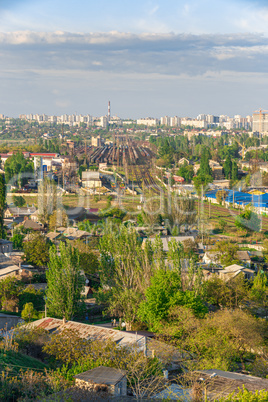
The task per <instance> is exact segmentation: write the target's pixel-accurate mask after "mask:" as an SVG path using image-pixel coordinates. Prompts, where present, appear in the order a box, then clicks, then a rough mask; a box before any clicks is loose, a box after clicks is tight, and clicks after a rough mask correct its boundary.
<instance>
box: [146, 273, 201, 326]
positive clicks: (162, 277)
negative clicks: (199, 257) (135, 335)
mask: <svg viewBox="0 0 268 402" xmlns="http://www.w3.org/2000/svg"><path fill="white" fill-rule="evenodd" d="M145 298H146V300H145V301H143V302H142V303H141V304H140V307H139V311H138V316H139V317H140V319H141V320H142V321H144V322H146V323H147V324H148V326H149V328H150V329H153V330H156V329H157V327H158V325H159V323H160V322H161V321H163V320H166V319H167V317H168V314H169V310H170V308H172V307H174V306H185V307H188V308H190V309H192V310H193V312H194V313H195V314H196V315H200V316H203V315H204V314H205V313H206V312H207V309H206V307H205V306H204V304H203V303H202V301H201V299H200V297H199V296H197V297H196V296H195V294H194V292H193V291H190V290H186V291H182V290H181V278H180V275H179V273H178V272H176V271H164V270H162V269H159V270H158V271H156V272H155V274H154V275H153V277H152V278H151V285H150V286H149V287H148V288H147V290H146V292H145Z"/></svg>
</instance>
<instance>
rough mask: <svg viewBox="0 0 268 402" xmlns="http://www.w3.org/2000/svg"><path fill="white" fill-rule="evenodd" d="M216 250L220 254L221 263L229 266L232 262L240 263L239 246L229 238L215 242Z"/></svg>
mask: <svg viewBox="0 0 268 402" xmlns="http://www.w3.org/2000/svg"><path fill="white" fill-rule="evenodd" d="M214 251H215V252H216V253H217V255H218V256H219V260H220V263H221V264H222V265H223V266H225V267H227V266H228V265H231V264H238V263H239V260H238V258H237V255H236V253H237V251H238V246H237V244H235V243H232V242H230V241H228V240H221V241H219V242H217V243H216V244H215V247H214Z"/></svg>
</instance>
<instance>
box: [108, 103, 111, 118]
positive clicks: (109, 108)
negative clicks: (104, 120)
mask: <svg viewBox="0 0 268 402" xmlns="http://www.w3.org/2000/svg"><path fill="white" fill-rule="evenodd" d="M110 117H111V102H110V101H109V102H108V119H109V120H110Z"/></svg>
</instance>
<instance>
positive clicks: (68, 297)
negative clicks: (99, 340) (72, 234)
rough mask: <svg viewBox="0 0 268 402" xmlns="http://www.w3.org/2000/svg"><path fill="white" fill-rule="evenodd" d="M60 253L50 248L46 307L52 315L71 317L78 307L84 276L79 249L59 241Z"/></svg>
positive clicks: (68, 318)
mask: <svg viewBox="0 0 268 402" xmlns="http://www.w3.org/2000/svg"><path fill="white" fill-rule="evenodd" d="M59 249H60V255H58V252H57V249H56V247H55V246H52V247H51V248H50V253H49V257H50V262H49V269H48V271H47V274H46V276H47V291H46V296H47V308H48V312H49V314H50V315H51V316H53V317H59V318H62V317H65V318H66V319H67V320H70V319H72V318H73V317H74V316H75V315H76V314H77V313H78V312H79V309H80V305H81V292H82V290H83V288H84V285H85V278H84V276H83V275H82V274H81V266H80V261H79V251H78V250H77V249H75V248H73V247H72V246H71V245H70V244H67V245H65V244H64V243H62V242H61V243H60V246H59Z"/></svg>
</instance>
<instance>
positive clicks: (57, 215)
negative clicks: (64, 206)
mask: <svg viewBox="0 0 268 402" xmlns="http://www.w3.org/2000/svg"><path fill="white" fill-rule="evenodd" d="M67 223H68V216H67V214H66V212H65V211H64V210H59V209H55V210H54V212H53V213H52V214H51V215H50V216H49V230H50V232H53V230H56V229H57V228H58V227H60V226H63V227H65V226H67Z"/></svg>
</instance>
